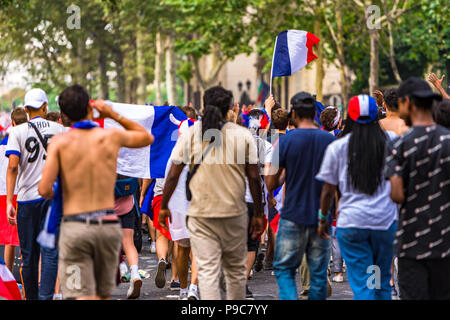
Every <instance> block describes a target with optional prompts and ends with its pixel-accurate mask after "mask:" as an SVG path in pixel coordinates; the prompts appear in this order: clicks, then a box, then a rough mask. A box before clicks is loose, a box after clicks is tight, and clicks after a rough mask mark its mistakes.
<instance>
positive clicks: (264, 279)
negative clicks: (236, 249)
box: [112, 234, 352, 300]
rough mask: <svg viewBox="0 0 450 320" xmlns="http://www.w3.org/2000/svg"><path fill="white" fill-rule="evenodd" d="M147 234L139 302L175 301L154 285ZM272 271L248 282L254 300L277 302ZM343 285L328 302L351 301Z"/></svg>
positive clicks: (120, 291)
mask: <svg viewBox="0 0 450 320" xmlns="http://www.w3.org/2000/svg"><path fill="white" fill-rule="evenodd" d="M146 238H147V234H144V244H143V248H142V251H141V254H140V257H139V268H140V269H143V270H145V271H147V272H149V273H150V278H148V279H144V280H143V286H142V289H141V297H140V299H141V300H143V299H144V300H177V299H178V295H179V291H170V290H169V289H168V286H166V287H165V288H163V289H159V288H157V287H156V285H155V275H156V265H157V257H156V254H151V253H150V243H149V242H148V241H147V239H146ZM271 273H272V271H265V270H262V271H260V272H254V275H253V278H252V279H251V280H249V283H248V285H249V288H250V291H252V292H253V296H254V299H255V300H277V299H278V287H277V283H276V279H275V276H273V275H271ZM170 275H171V270H167V272H166V280H170ZM344 278H345V282H343V283H334V282H333V283H332V288H333V292H332V295H331V297H330V298H329V299H330V300H351V299H352V292H351V289H350V287H349V285H348V282H347V279H346V277H344ZM297 280H298V281H297V283H298V285H299V288H298V291H299V292H300V286H301V285H300V278H299V275H298V274H297ZM128 287H129V283H121V284H120V285H119V287H118V288H117V289H116V290H115V292H114V293H113V296H112V298H113V299H126V293H127V290H128Z"/></svg>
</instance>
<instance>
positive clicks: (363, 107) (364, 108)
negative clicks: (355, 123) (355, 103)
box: [358, 94, 369, 116]
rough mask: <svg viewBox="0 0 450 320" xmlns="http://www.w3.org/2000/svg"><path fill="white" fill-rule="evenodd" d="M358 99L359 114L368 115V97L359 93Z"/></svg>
mask: <svg viewBox="0 0 450 320" xmlns="http://www.w3.org/2000/svg"><path fill="white" fill-rule="evenodd" d="M358 100H359V114H360V115H361V116H368V115H369V97H368V96H366V95H362V94H360V95H359V96H358Z"/></svg>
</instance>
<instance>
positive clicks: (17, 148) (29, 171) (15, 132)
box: [5, 117, 65, 202]
mask: <svg viewBox="0 0 450 320" xmlns="http://www.w3.org/2000/svg"><path fill="white" fill-rule="evenodd" d="M30 122H33V123H34V124H35V125H36V127H37V129H38V130H39V132H40V133H41V135H42V137H43V138H44V139H47V141H48V142H49V141H50V139H51V137H52V136H54V135H56V134H59V133H63V132H64V131H65V130H64V127H63V126H62V125H60V124H58V123H56V122H53V121H48V120H45V119H43V118H41V117H36V118H33V119H31V120H30ZM11 154H15V155H18V156H19V157H20V161H19V174H18V175H17V188H18V192H17V202H29V201H34V200H39V199H41V198H42V197H41V196H40V195H39V193H38V184H39V181H40V180H41V176H42V169H43V167H44V163H45V157H46V155H47V153H46V151H45V150H44V146H43V145H42V143H41V141H40V140H39V137H38V136H37V134H36V131H35V130H34V129H33V128H32V127H31V125H29V124H28V123H23V124H21V125H18V126H16V127H14V128H13V129H12V130H11V133H10V134H9V138H8V144H7V146H6V153H5V155H6V156H7V157H8V156H10V155H11Z"/></svg>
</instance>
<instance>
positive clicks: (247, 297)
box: [245, 285, 253, 299]
mask: <svg viewBox="0 0 450 320" xmlns="http://www.w3.org/2000/svg"><path fill="white" fill-rule="evenodd" d="M245 298H246V299H253V293H252V292H251V291H250V289H249V288H248V285H246V286H245Z"/></svg>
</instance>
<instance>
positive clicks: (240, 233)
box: [186, 214, 248, 300]
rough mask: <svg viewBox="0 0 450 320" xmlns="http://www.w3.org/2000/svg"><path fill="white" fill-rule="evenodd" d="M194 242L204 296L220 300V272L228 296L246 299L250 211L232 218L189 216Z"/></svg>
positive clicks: (188, 223) (187, 223) (206, 298)
mask: <svg viewBox="0 0 450 320" xmlns="http://www.w3.org/2000/svg"><path fill="white" fill-rule="evenodd" d="M186 226H187V228H188V230H189V235H190V239H191V246H192V250H193V254H194V257H195V259H196V262H197V268H198V282H199V289H200V296H201V299H202V300H220V299H221V296H220V289H219V283H220V273H221V270H223V273H224V275H225V280H226V288H227V290H226V291H227V300H244V299H245V285H246V283H247V279H246V264H247V227H248V215H247V214H242V215H240V216H237V217H231V218H198V217H187V221H186Z"/></svg>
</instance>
